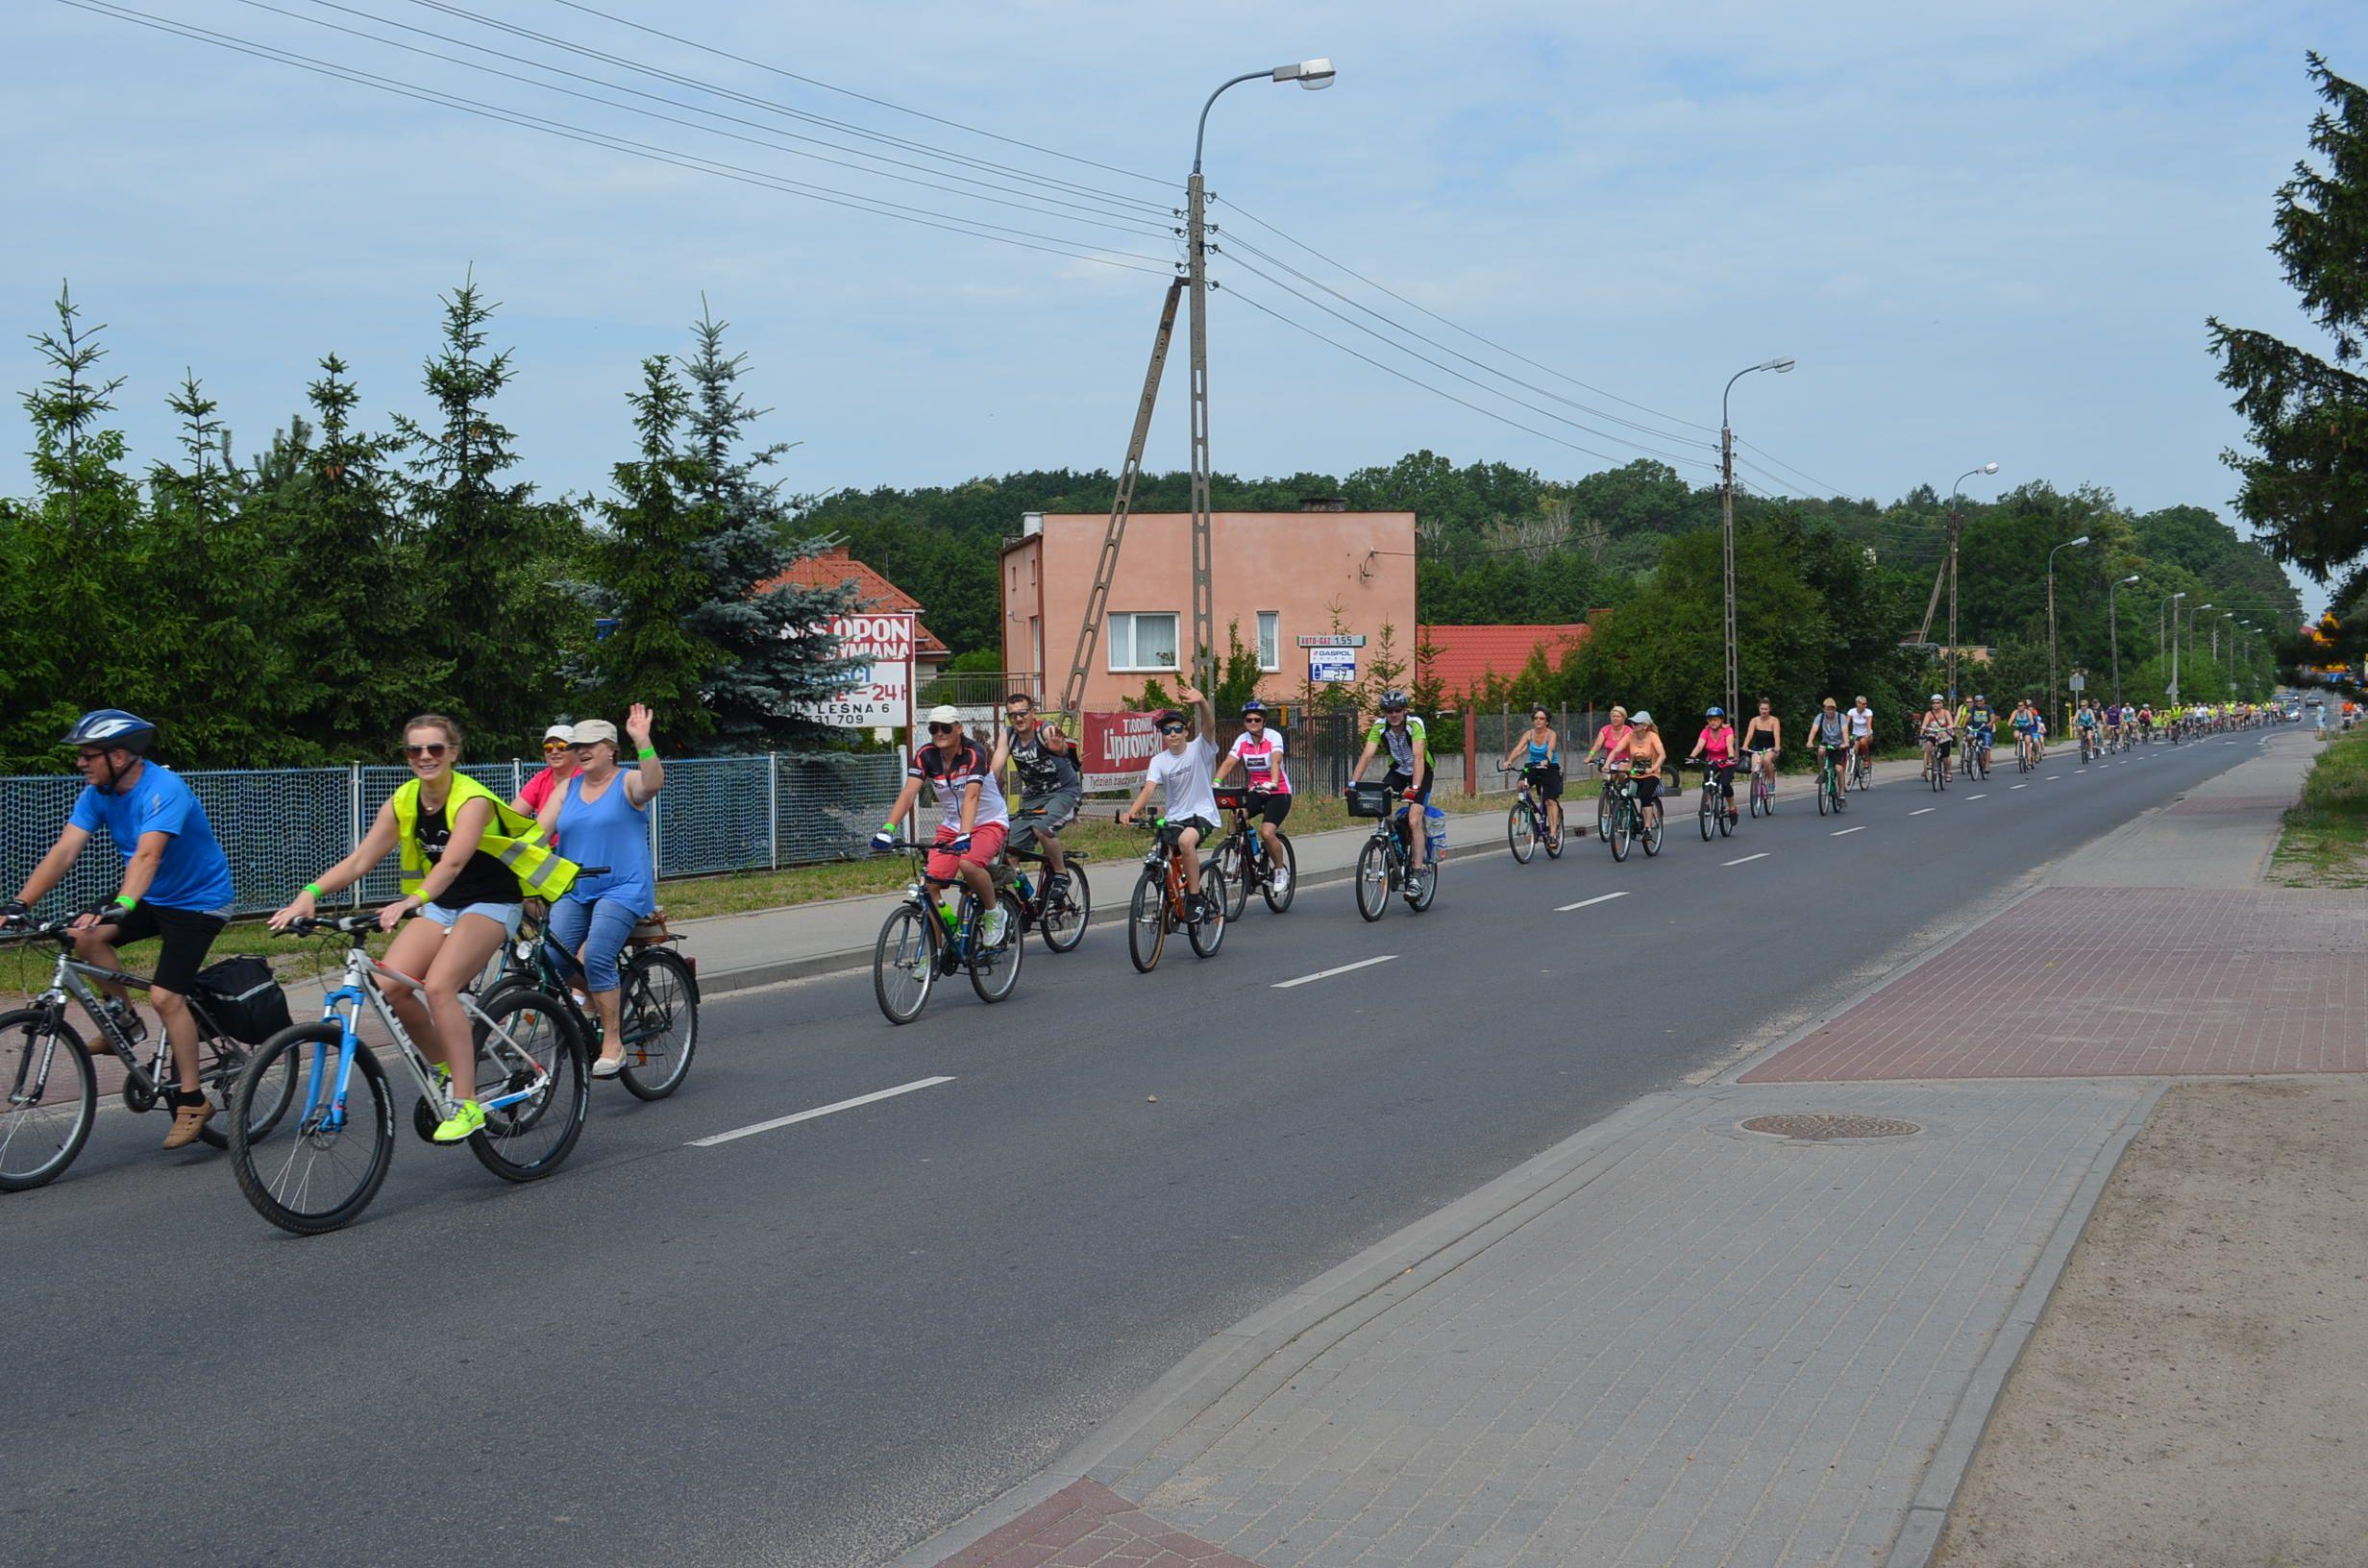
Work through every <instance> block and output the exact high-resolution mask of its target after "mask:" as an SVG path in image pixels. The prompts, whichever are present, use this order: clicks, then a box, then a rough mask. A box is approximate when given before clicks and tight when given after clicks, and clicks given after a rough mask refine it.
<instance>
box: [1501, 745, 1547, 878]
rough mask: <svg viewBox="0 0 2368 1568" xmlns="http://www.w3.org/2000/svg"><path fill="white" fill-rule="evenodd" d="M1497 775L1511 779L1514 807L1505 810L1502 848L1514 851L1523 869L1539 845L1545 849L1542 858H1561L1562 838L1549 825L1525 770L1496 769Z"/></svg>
mask: <svg viewBox="0 0 2368 1568" xmlns="http://www.w3.org/2000/svg"><path fill="white" fill-rule="evenodd" d="M1497 772H1499V773H1502V774H1504V775H1505V776H1507V777H1509V778H1511V779H1513V780H1514V785H1513V804H1512V805H1510V806H1508V807H1507V808H1506V809H1505V847H1506V848H1508V849H1510V850H1512V851H1513V858H1514V860H1515V861H1516V862H1517V863H1518V864H1520V865H1523V866H1526V865H1528V864H1529V863H1530V862H1531V861H1532V860H1534V859H1536V858H1537V854H1538V846H1539V845H1544V846H1545V858H1546V859H1548V860H1560V859H1562V858H1563V836H1562V834H1560V833H1559V832H1557V831H1555V830H1554V828H1553V827H1552V825H1551V822H1552V819H1551V818H1550V817H1549V816H1548V815H1547V812H1546V808H1545V802H1544V801H1542V800H1541V799H1539V798H1538V797H1537V796H1536V794H1535V793H1533V792H1532V791H1531V789H1530V787H1529V771H1528V770H1527V769H1525V768H1499V769H1498V770H1497Z"/></svg>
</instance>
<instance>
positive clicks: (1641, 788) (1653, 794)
mask: <svg viewBox="0 0 2368 1568" xmlns="http://www.w3.org/2000/svg"><path fill="white" fill-rule="evenodd" d="M1636 781H1637V804H1638V805H1640V806H1649V805H1651V804H1652V803H1653V802H1654V801H1656V800H1658V799H1660V798H1661V775H1660V774H1659V773H1638V774H1637V775H1636Z"/></svg>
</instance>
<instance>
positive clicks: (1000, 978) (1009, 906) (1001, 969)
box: [970, 888, 1027, 1002]
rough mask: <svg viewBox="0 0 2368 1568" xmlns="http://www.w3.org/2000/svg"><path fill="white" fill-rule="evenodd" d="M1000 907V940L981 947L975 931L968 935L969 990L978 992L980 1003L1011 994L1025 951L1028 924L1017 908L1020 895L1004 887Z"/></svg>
mask: <svg viewBox="0 0 2368 1568" xmlns="http://www.w3.org/2000/svg"><path fill="white" fill-rule="evenodd" d="M999 902H1000V903H1001V904H1002V907H1003V940H1002V941H1001V942H999V943H997V944H996V945H994V946H992V947H981V946H980V945H979V944H978V939H977V936H976V934H975V933H974V934H973V935H972V938H971V961H970V971H971V990H973V991H974V992H978V999H979V1000H980V1001H982V1002H999V1001H1001V1000H1002V999H1003V998H1004V997H1006V996H1008V995H1010V994H1011V988H1012V987H1014V986H1016V985H1018V984H1019V983H1020V959H1021V956H1022V955H1023V954H1024V953H1025V952H1026V951H1027V926H1026V924H1025V923H1024V919H1023V915H1024V912H1023V911H1022V909H1021V908H1020V895H1019V894H1017V893H1015V892H1013V891H1012V890H1011V889H1009V888H1005V889H1004V890H1003V893H1002V896H1001V898H1000V900H999Z"/></svg>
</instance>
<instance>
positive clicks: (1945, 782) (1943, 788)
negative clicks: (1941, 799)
mask: <svg viewBox="0 0 2368 1568" xmlns="http://www.w3.org/2000/svg"><path fill="white" fill-rule="evenodd" d="M1933 772H1934V774H1935V776H1936V777H1937V778H1938V779H1939V780H1940V782H1939V783H1938V784H1937V785H1936V786H1935V789H1936V790H1937V791H1938V792H1940V793H1943V794H1945V793H1946V792H1947V790H1948V787H1949V764H1948V762H1947V760H1946V759H1945V758H1944V759H1943V760H1942V761H1941V764H1940V766H1939V767H1938V768H1936V769H1935V770H1934V771H1933Z"/></svg>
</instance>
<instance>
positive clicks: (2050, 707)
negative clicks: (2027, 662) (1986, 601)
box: [2047, 534, 2088, 719]
mask: <svg viewBox="0 0 2368 1568" xmlns="http://www.w3.org/2000/svg"><path fill="white" fill-rule="evenodd" d="M2086 543H2088V535H2086V534H2082V535H2081V536H2080V537H2079V538H2078V539H2066V540H2065V541H2064V542H2063V543H2062V544H2060V545H2058V546H2057V547H2056V550H2051V551H2048V552H2047V713H2048V717H2049V718H2051V719H2053V718H2056V717H2058V716H2059V715H2058V710H2057V705H2056V551H2058V550H2070V549H2071V548H2072V547H2073V546H2075V545H2084V544H2086Z"/></svg>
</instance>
